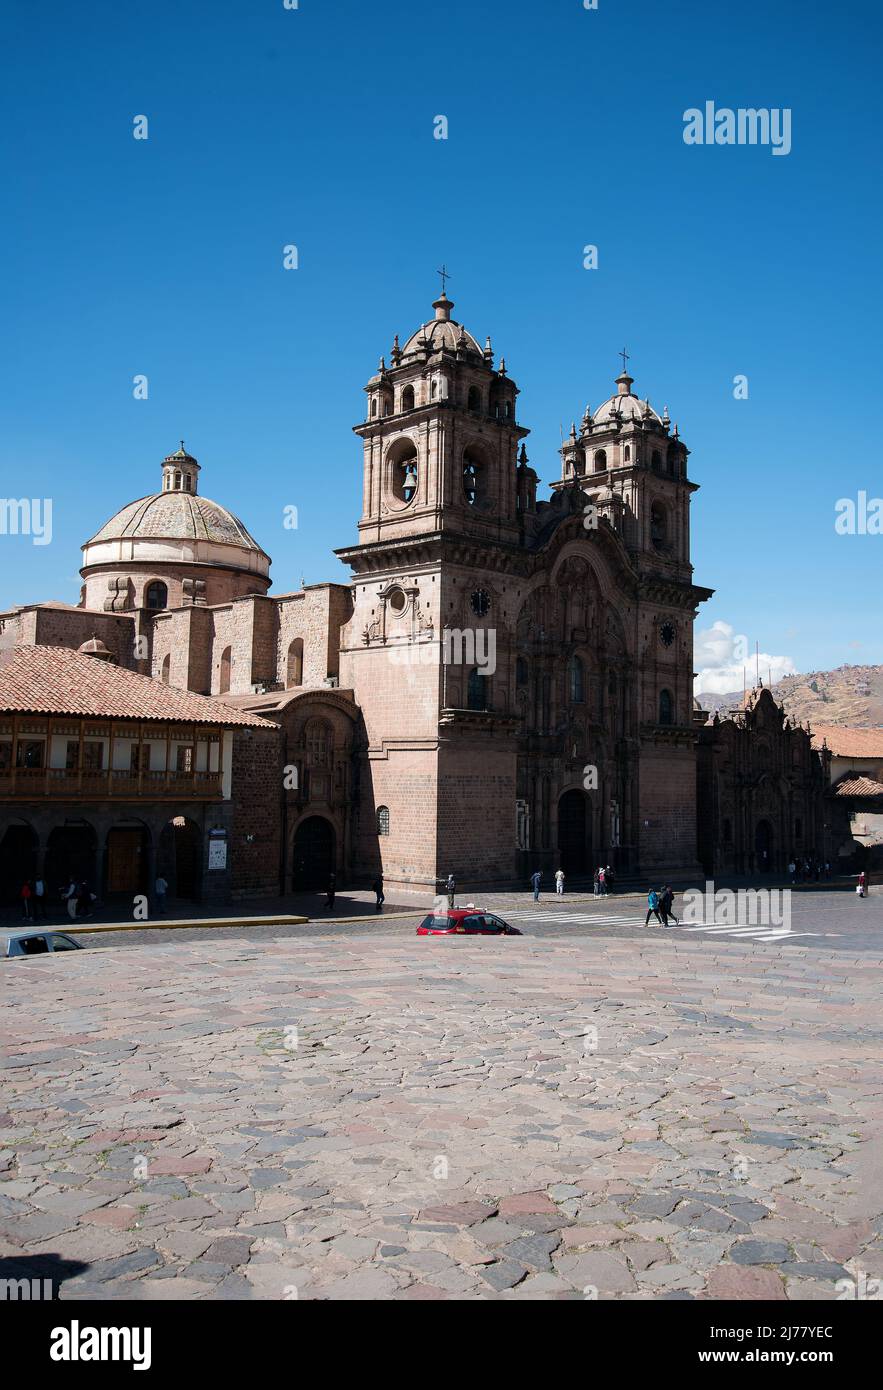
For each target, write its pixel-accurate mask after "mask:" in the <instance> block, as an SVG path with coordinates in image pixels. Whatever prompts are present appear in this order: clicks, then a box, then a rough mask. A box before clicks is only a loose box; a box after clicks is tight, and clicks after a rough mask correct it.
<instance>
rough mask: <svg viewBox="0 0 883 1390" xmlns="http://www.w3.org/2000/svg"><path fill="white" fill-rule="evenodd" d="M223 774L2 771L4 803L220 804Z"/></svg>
mask: <svg viewBox="0 0 883 1390" xmlns="http://www.w3.org/2000/svg"><path fill="white" fill-rule="evenodd" d="M221 795H222V774H221V773H220V772H175V771H168V772H166V771H163V772H152V771H150V772H140V773H139V772H129V771H127V770H117V769H107V768H105V769H103V770H101V771H100V772H93V771H90V770H89V769H86V768H64V767H12V768H4V769H2V770H0V801H44V800H49V801H219V800H220V799H221Z"/></svg>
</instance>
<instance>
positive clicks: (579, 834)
mask: <svg viewBox="0 0 883 1390" xmlns="http://www.w3.org/2000/svg"><path fill="white" fill-rule="evenodd" d="M591 852H592V822H591V818H590V816H589V802H588V797H587V796H586V794H585V792H582V791H580V790H579V789H578V788H574V789H573V790H572V791H569V792H565V793H564V795H563V796H562V797H561V799H560V801H559V802H558V857H559V859H560V860H561V864H560V867H561V868H562V869H563V870H564V872H565V874H570V875H580V874H587V873H589V872H590V871H591ZM555 867H556V869H557V868H558V867H559V866H558V865H557V864H556V865H555Z"/></svg>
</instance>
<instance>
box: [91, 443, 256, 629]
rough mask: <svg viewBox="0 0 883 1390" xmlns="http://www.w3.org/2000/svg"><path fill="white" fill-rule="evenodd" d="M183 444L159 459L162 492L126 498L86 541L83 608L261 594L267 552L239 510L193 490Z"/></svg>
mask: <svg viewBox="0 0 883 1390" xmlns="http://www.w3.org/2000/svg"><path fill="white" fill-rule="evenodd" d="M199 472H200V469H199V464H198V463H197V461H196V459H195V458H194V457H193V455H192V454H188V453H187V451H186V449H185V448H184V445H183V442H182V444H181V448H180V449H178V450H176V452H175V453H173V454H168V455H167V456H166V458H164V459H163V461H162V491H161V492H153V493H151V494H150V495H149V496H148V497H139V498H138V499H137V500H136V501H135V502H127V504H126V505H125V507H121V508H120V510H119V511H118V512H116V513H115V514H114V515H113V516H112V517H111V518H110V520H109V521H106V522H105V523H104V525H103V526H102V527H101V529H100V530H98V531H96V532H95V534H94V536H92V537H91V538H90V539H89V540H88V541H87V542H86V544H85V545H84V546H83V565H82V569H81V571H80V573H81V574H82V575H83V577H84V579H85V580H86V606H87V607H93V608H100V607H102V606H103V607H107V606H108V605H110V606H111V608H112V610H113V611H124V610H125V609H128V608H131V607H133V606H135V607H137V606H141V605H142V604H143V606H145V607H150V608H157V609H165V608H167V607H178V606H180V603H181V602H183V601H185V598H186V601H187V602H192V603H195V604H199V603H208V604H213V603H225V602H227V601H228V600H229V599H231V598H236V597H239V596H240V595H242V594H250V593H265V592H266V590H267V588H268V587H269V583H270V557H269V555H267V554H266V552H265V551H264V550H262V549H261V547H260V546H259V545H258V543H257V541H256V540H255V539H254V537H253V536H252V535H251V534H250V532H249V531H248V530H247V529H246V527H245V526H243V524H242V522H241V521H240V520H239V518H238V517H237V516H234V515H233V513H232V512H231V511H229V510H228V508H227V507H222V506H221V504H220V502H213V501H212V499H211V498H210V497H201V496H200V495H199V492H198V480H199Z"/></svg>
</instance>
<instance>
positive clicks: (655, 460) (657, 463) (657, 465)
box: [650, 449, 662, 473]
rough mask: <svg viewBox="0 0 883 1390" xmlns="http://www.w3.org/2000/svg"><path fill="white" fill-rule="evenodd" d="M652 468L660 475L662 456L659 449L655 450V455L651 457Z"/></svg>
mask: <svg viewBox="0 0 883 1390" xmlns="http://www.w3.org/2000/svg"><path fill="white" fill-rule="evenodd" d="M650 467H651V468H652V469H653V472H654V473H660V472H661V471H662V455H661V454H660V452H659V450H658V449H654V450H653V453H652V454H651V455H650Z"/></svg>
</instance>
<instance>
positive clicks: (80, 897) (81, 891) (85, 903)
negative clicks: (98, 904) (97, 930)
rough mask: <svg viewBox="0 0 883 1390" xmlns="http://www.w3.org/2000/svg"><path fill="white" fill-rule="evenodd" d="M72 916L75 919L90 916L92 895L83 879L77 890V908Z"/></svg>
mask: <svg viewBox="0 0 883 1390" xmlns="http://www.w3.org/2000/svg"><path fill="white" fill-rule="evenodd" d="M74 915H75V916H77V917H91V916H92V894H91V893H90V891H89V885H88V883H87V882H86V880H85V879H83V881H82V883H81V884H80V886H79V888H78V889H77V906H76V911H75V913H74Z"/></svg>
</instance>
